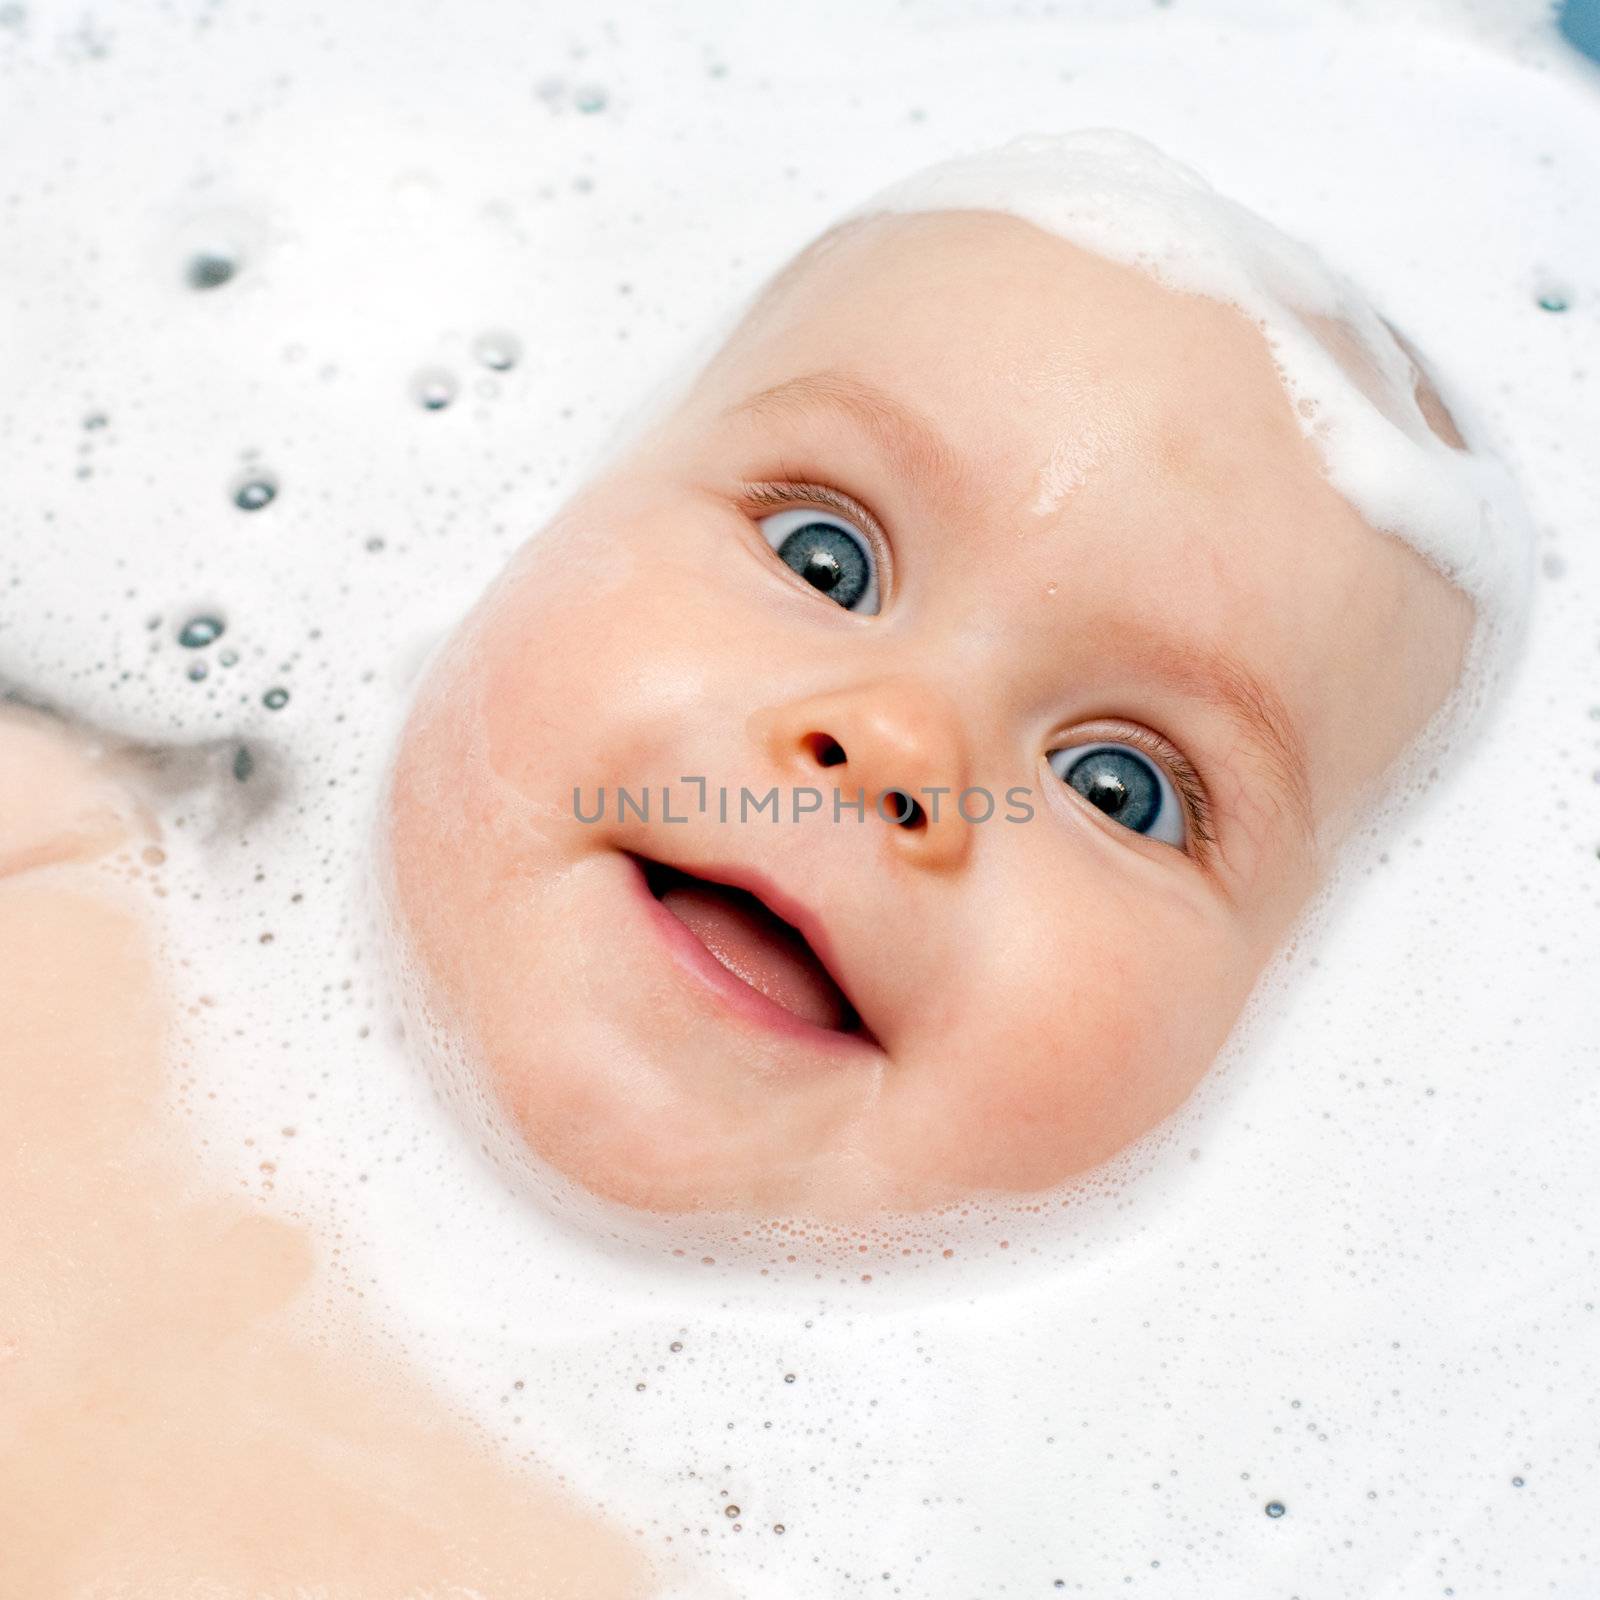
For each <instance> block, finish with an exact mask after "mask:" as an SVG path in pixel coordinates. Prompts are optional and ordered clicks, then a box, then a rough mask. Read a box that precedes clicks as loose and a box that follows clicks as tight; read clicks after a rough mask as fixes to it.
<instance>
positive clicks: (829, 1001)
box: [633, 855, 866, 1034]
mask: <svg viewBox="0 0 1600 1600" xmlns="http://www.w3.org/2000/svg"><path fill="white" fill-rule="evenodd" d="M633 860H634V862H635V864H636V865H637V866H638V867H639V869H640V870H641V871H642V872H643V874H644V880H645V884H646V886H647V887H648V888H649V890H650V892H651V894H653V895H654V896H655V898H656V899H657V900H658V901H659V902H660V903H661V905H662V906H663V907H665V908H666V910H668V911H670V912H671V913H672V914H673V916H675V917H676V918H677V919H678V921H679V922H681V923H682V924H683V925H684V927H685V928H687V929H688V930H689V932H690V933H692V934H693V935H694V937H695V938H696V939H698V940H699V941H700V943H701V944H702V945H704V946H705V948H706V949H707V950H708V951H709V952H710V953H711V955H712V956H713V957H714V958H715V959H716V960H717V961H718V962H719V963H721V965H722V966H723V967H725V968H726V969H727V970H728V971H729V972H730V973H732V974H733V975H734V977H736V978H738V979H740V980H741V981H742V982H744V983H746V984H748V985H749V986H750V987H751V988H752V989H754V990H756V991H757V992H758V993H760V994H763V995H765V996H766V998H767V999H768V1000H770V1001H772V1002H773V1004H774V1005H777V1006H781V1007H782V1008H783V1009H784V1010H785V1011H788V1012H790V1013H792V1014H793V1015H794V1016H796V1017H798V1018H800V1020H801V1021H803V1022H808V1023H810V1024H811V1025H812V1026H813V1027H817V1028H826V1029H829V1030H830V1031H832V1032H835V1033H861V1034H865V1033H866V1029H865V1027H864V1025H863V1023H862V1021H861V1017H860V1015H859V1014H858V1013H857V1011H856V1008H855V1007H854V1006H853V1005H852V1004H851V1003H850V997H849V996H848V995H847V994H846V993H845V992H844V990H843V989H841V988H840V987H839V985H838V984H837V983H836V982H835V981H834V979H833V977H832V975H831V974H830V973H829V972H828V970H827V968H826V967H825V966H823V964H822V962H821V960H819V959H818V956H817V953H816V951H814V950H813V949H812V948H811V945H810V944H809V943H808V942H807V940H806V937H805V935H804V934H803V933H801V932H800V930H799V929H798V928H796V927H795V926H794V925H793V924H792V923H789V922H785V921H784V919H783V918H782V917H780V916H778V914H777V913H776V912H774V911H773V910H772V909H771V908H770V907H769V906H768V905H766V903H765V902H764V901H762V900H761V898H760V897H759V896H758V895H755V894H753V893H751V892H750V891H749V890H748V889H738V888H734V887H733V886H732V885H730V884H726V883H718V882H715V881H714V880H712V879H710V878H699V877H696V876H695V875H694V874H693V873H690V872H684V871H681V870H680V869H679V868H677V867H669V866H666V865H665V864H663V863H662V862H659V861H651V860H650V859H649V858H648V857H645V856H640V855H635V856H634V857H633Z"/></svg>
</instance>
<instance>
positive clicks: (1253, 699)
mask: <svg viewBox="0 0 1600 1600" xmlns="http://www.w3.org/2000/svg"><path fill="white" fill-rule="evenodd" d="M1151 643H1152V645H1153V651H1152V654H1153V656H1154V657H1155V659H1156V661H1157V662H1158V665H1157V669H1156V670H1157V671H1158V673H1159V674H1160V675H1161V676H1162V677H1165V678H1167V679H1168V680H1169V681H1171V682H1172V683H1173V684H1174V685H1175V686H1176V687H1177V688H1179V689H1181V690H1184V691H1186V692H1187V693H1189V694H1192V695H1194V696H1195V697H1196V698H1197V699H1201V700H1207V701H1210V702H1211V703H1213V704H1215V705H1219V706H1221V707H1222V708H1223V710H1225V711H1226V712H1227V713H1228V715H1229V716H1230V717H1231V718H1232V720H1233V721H1234V722H1235V723H1236V724H1237V725H1238V727H1239V729H1240V731H1241V732H1242V733H1243V734H1244V736H1245V738H1247V739H1248V740H1249V741H1250V743H1251V744H1252V745H1253V746H1255V748H1256V750H1257V751H1258V752H1259V753H1260V755H1261V757H1262V759H1263V760H1264V761H1265V762H1266V765H1267V770H1268V772H1269V773H1270V775H1271V776H1272V778H1273V779H1274V787H1276V788H1277V789H1278V790H1279V791H1280V793H1281V794H1282V796H1283V799H1284V802H1285V804H1286V806H1287V808H1288V810H1289V812H1290V814H1291V815H1292V816H1293V817H1294V820H1295V822H1296V823H1297V824H1298V825H1299V828H1300V831H1301V832H1302V834H1303V835H1304V836H1305V840H1306V842H1307V843H1308V844H1309V843H1311V842H1312V840H1313V838H1314V832H1315V829H1314V822H1313V813H1312V808H1311V783H1310V779H1309V777H1308V774H1307V768H1306V753H1305V744H1304V742H1303V740H1302V739H1301V737H1300V731H1299V729H1298V728H1296V727H1295V724H1294V719H1293V718H1292V717H1291V716H1290V715H1289V711H1288V708H1287V707H1286V706H1285V705H1284V703H1283V701H1282V699H1281V698H1280V697H1279V696H1278V695H1277V694H1276V693H1275V692H1274V691H1273V689H1272V687H1271V685H1270V684H1268V683H1267V682H1266V681H1265V680H1264V679H1262V678H1261V677H1260V676H1259V675H1258V674H1257V673H1255V672H1253V671H1252V670H1251V669H1250V668H1249V667H1248V666H1246V665H1245V663H1244V662H1243V661H1241V660H1240V659H1239V658H1238V657H1237V656H1235V655H1233V654H1232V653H1231V652H1230V651H1228V650H1225V649H1221V648H1218V647H1214V646H1211V645H1198V644H1193V643H1183V644H1177V643H1174V642H1173V641H1171V640H1161V641H1159V642H1157V641H1151Z"/></svg>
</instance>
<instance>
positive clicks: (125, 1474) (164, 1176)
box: [0, 710, 649, 1600]
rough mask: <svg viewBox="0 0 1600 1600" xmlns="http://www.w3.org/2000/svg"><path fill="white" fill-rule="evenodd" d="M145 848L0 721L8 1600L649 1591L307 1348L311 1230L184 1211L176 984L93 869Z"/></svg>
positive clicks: (213, 1203)
mask: <svg viewBox="0 0 1600 1600" xmlns="http://www.w3.org/2000/svg"><path fill="white" fill-rule="evenodd" d="M147 841H148V835H147V834H145V833H144V830H143V825H142V824H141V822H140V820H139V813H138V808H137V806H136V805H135V804H134V802H133V801H132V799H131V797H130V796H129V794H128V793H127V791H126V790H124V789H123V788H122V787H121V786H120V785H119V784H118V783H117V782H116V781H115V780H114V779H113V778H111V777H109V776H108V775H107V774H106V772H105V771H104V770H103V769H102V768H101V767H100V766H99V765H98V764H97V763H96V761H95V760H94V759H93V758H92V757H91V755H90V754H89V752H88V751H87V750H86V748H85V747H84V746H83V745H82V744H81V743H80V742H77V741H74V740H72V739H70V738H69V737H68V736H67V735H66V734H64V733H63V732H62V731H61V730H60V729H58V728H55V727H53V726H51V725H49V724H47V723H45V722H44V721H43V720H42V719H35V718H33V717H29V716H21V715H19V714H15V713H7V712H4V711H3V710H0V1017H4V1019H5V1025H4V1028H3V1030H0V1105H3V1108H4V1113H3V1115H0V1260H4V1262H5V1264H6V1265H5V1272H4V1275H3V1278H0V1482H3V1483H4V1484H5V1486H6V1489H5V1494H4V1495H3V1496H0V1592H3V1593H5V1594H6V1595H8V1596H10V1595H16V1596H18V1597H22V1596H27V1597H30V1600H49V1597H56V1596H61V1597H66V1596H81V1595H112V1594H115V1595H178V1594H185V1595H189V1594H194V1595H198V1594H202V1593H203V1594H205V1595H207V1596H215V1597H217V1600H227V1597H239V1600H245V1597H249V1600H265V1597H274V1600H276V1597H282V1600H290V1597H300V1596H304V1595H308V1594H313V1593H314V1594H317V1595H319V1596H325V1597H327V1600H366V1597H371V1600H399V1597H407V1596H410V1597H422V1596H429V1597H439V1600H442V1597H445V1596H459V1597H466V1596H468V1595H471V1596H475V1597H476V1596H482V1597H484V1600H488V1597H491V1596H492V1597H496V1600H513V1597H515V1600H600V1597H615V1600H624V1597H631V1596H640V1595H643V1594H646V1593H648V1592H649V1585H648V1583H647V1581H646V1568H645V1564H644V1562H643V1561H642V1560H641V1558H640V1557H639V1556H638V1554H637V1553H636V1552H634V1551H633V1550H632V1549H631V1548H630V1546H629V1543H628V1541H627V1540H626V1539H625V1538H624V1537H623V1536H622V1534H621V1533H620V1531H619V1530H617V1529H615V1528H614V1527H610V1526H607V1525H606V1524H604V1523H602V1522H600V1521H599V1520H598V1519H596V1518H595V1517H594V1516H592V1515H590V1514H589V1513H587V1512H585V1511H583V1510H582V1509H580V1508H579V1507H576V1506H574V1505H572V1504H570V1503H567V1502H566V1501H564V1500H563V1499H562V1498H560V1497H559V1496H558V1495H557V1494H556V1493H555V1492H554V1491H553V1490H550V1489H546V1488H542V1487H537V1486H535V1485H533V1484H532V1483H531V1482H529V1481H528V1480H526V1479H525V1478H522V1477H520V1476H518V1475H516V1474H515V1473H513V1472H511V1471H509V1470H508V1469H507V1468H505V1467H504V1466H503V1465H501V1464H500V1463H499V1462H497V1461H496V1460H495V1459H494V1457H493V1456H492V1455H491V1454H490V1453H489V1452H488V1451H487V1450H486V1449H485V1448H484V1446H483V1444H482V1443H481V1442H480V1441H479V1440H477V1439H476V1438H475V1437H474V1436H473V1435H472V1434H471V1433H470V1432H468V1431H467V1429H466V1428H465V1427H464V1426H463V1425H462V1424H461V1423H460V1422H458V1421H457V1420H456V1419H455V1418H453V1417H452V1416H450V1415H449V1414H448V1413H447V1412H446V1410H445V1409H444V1407H443V1405H442V1404H441V1402H440V1401H439V1400H438V1399H436V1398H435V1397H434V1396H433V1395H432V1394H431V1393H429V1392H428V1390H427V1389H426V1388H425V1387H424V1386H423V1385H422V1384H421V1383H420V1382H419V1381H418V1380H417V1379H416V1378H415V1377H414V1376H412V1375H410V1374H408V1373H406V1372H405V1371H403V1370H401V1369H399V1368H398V1367H386V1364H385V1363H383V1362H381V1361H375V1360H374V1358H373V1357H372V1355H371V1354H370V1353H369V1354H363V1340H364V1338H369V1336H367V1335H365V1333H364V1330H363V1329H362V1328H361V1326H360V1324H359V1322H358V1320H357V1319H356V1318H355V1317H354V1316H351V1317H349V1318H348V1319H346V1320H345V1321H343V1322H342V1323H337V1324H336V1325H335V1326H334V1327H333V1328H332V1330H331V1332H332V1335H333V1337H332V1338H331V1339H329V1340H328V1342H327V1343H326V1344H324V1345H320V1346H318V1345H313V1344H312V1343H311V1342H310V1341H309V1340H308V1338H307V1337H306V1335H305V1334H304V1332H303V1331H302V1329H301V1326H300V1323H299V1320H298V1319H299V1317H300V1315H301V1314H302V1313H303V1310H304V1308H305V1306H306V1303H307V1302H308V1301H309V1300H310V1299H312V1298H313V1291H314V1290H315V1289H316V1288H317V1270H318V1269H317V1261H316V1245H315V1243H314V1241H313V1240H312V1238H311V1237H310V1236H309V1234H308V1233H307V1231H306V1230H305V1229H303V1228H299V1227H294V1226H290V1225H287V1224H285V1223H282V1222H278V1221H275V1220H273V1219H272V1218H270V1217H268V1216H265V1215H263V1214H261V1213H260V1212H259V1211H257V1210H254V1209H252V1208H251V1207H249V1206H247V1205H246V1204H243V1203H241V1202H239V1201H235V1200H231V1199H223V1198H215V1199H209V1200H208V1199H204V1198H196V1184H197V1176H198V1175H197V1173H196V1172H194V1171H191V1170H190V1167H191V1166H192V1163H188V1162H185V1161H184V1159H183V1157H182V1144H181V1140H178V1139H175V1138H174V1135H173V1130H171V1129H169V1128H166V1127H165V1126H164V1125H163V1121H162V1118H161V1116H160V1114H159V1112H158V1110H157V1096H158V1090H159V1085H160V1082H161V1075H162V1072H163V1071H164V1063H163V1056H162V1052H163V1045H164V1036H165V1033H166V1028H167V1013H166V1001H165V995H164V986H163V984H162V983H161V981H160V979H159V978H158V976H157V974H156V973H155V972H154V970H153V968H152V961H151V951H150V948H149V945H148V941H147V937H146V934H145V931H144V929H143V927H142V925H141V922H140V919H139V917H138V916H137V914H136V912H135V909H134V907H133V906H132V904H131V901H130V900H129V898H128V897H126V896H122V895H118V894H116V893H115V891H114V890H113V888H112V886H111V885H110V883H109V882H108V880H107V879H106V878H105V877H104V876H103V875H101V874H99V873H97V872H96V871H95V870H94V869H93V867H92V865H91V863H93V862H94V861H96V860H98V859H102V858H105V857H107V856H113V855H115V853H116V852H119V851H131V852H132V853H134V854H136V853H137V850H138V848H140V847H141V846H143V845H145V844H146V843H147ZM325 1331H326V1330H325ZM369 1348H370V1347H369Z"/></svg>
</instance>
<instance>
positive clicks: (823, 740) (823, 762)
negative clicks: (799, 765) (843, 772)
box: [804, 733, 845, 767]
mask: <svg viewBox="0 0 1600 1600" xmlns="http://www.w3.org/2000/svg"><path fill="white" fill-rule="evenodd" d="M804 743H805V746H806V748H807V749H808V750H809V751H810V752H811V758H812V760H814V761H815V762H816V764H817V765H818V766H819V767H841V766H843V765H844V759H845V757H844V746H843V745H842V744H840V743H839V741H838V740H837V739H835V738H832V737H831V736H830V735H828V734H826V733H808V734H807V735H806V737H805V740H804Z"/></svg>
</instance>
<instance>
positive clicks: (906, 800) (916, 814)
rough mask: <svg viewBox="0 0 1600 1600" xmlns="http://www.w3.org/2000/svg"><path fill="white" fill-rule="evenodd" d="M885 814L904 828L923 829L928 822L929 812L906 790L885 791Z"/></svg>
mask: <svg viewBox="0 0 1600 1600" xmlns="http://www.w3.org/2000/svg"><path fill="white" fill-rule="evenodd" d="M883 813H884V815H885V816H886V817H890V818H892V819H893V820H894V821H895V822H896V823H898V824H899V825H900V826H901V827H902V828H922V827H926V826H927V822H928V814H927V812H925V811H924V810H923V809H922V807H921V806H919V805H918V804H917V802H916V801H915V800H913V799H912V798H911V796H910V795H908V794H907V793H906V792H905V790H904V789H885V790H884V792H883Z"/></svg>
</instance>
